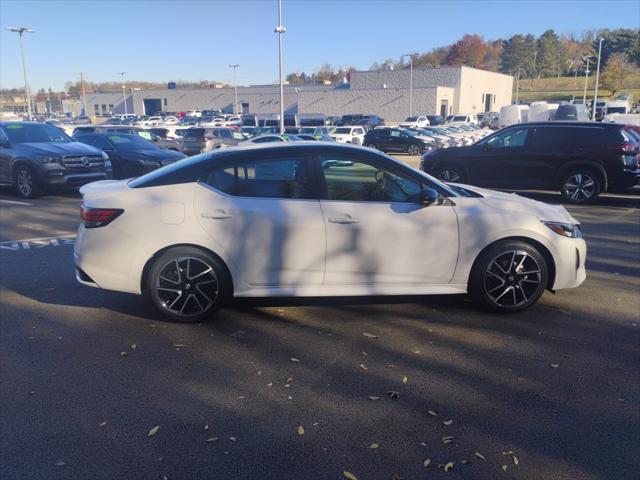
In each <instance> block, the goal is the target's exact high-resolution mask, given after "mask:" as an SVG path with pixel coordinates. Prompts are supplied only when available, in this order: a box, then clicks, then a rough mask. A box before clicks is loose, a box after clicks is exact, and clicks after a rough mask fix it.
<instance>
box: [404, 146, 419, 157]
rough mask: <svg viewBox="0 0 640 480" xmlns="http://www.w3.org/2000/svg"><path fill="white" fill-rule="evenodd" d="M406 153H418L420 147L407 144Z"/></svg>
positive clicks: (412, 154)
mask: <svg viewBox="0 0 640 480" xmlns="http://www.w3.org/2000/svg"><path fill="white" fill-rule="evenodd" d="M407 154H409V155H411V156H414V157H415V156H416V155H420V147H418V146H417V145H409V146H408V147H407Z"/></svg>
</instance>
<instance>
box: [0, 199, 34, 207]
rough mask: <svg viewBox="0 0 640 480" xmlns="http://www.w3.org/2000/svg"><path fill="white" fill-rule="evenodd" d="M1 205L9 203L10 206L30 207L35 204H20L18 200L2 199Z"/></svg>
mask: <svg viewBox="0 0 640 480" xmlns="http://www.w3.org/2000/svg"><path fill="white" fill-rule="evenodd" d="M0 203H8V204H9V205H24V206H27V207H30V206H31V205H33V203H30V202H20V201H18V200H2V199H0Z"/></svg>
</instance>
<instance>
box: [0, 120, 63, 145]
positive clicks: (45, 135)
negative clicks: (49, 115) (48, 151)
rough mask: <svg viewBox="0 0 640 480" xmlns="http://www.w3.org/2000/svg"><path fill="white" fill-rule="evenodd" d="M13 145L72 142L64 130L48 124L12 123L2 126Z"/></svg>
mask: <svg viewBox="0 0 640 480" xmlns="http://www.w3.org/2000/svg"><path fill="white" fill-rule="evenodd" d="M2 130H4V133H5V135H6V136H7V137H8V138H9V141H10V142H12V143H48V142H55V143H66V142H71V141H72V140H71V138H69V137H68V136H67V135H66V134H65V133H64V132H63V131H62V130H60V129H59V128H56V127H54V126H52V125H49V124H46V123H10V124H7V125H3V126H2Z"/></svg>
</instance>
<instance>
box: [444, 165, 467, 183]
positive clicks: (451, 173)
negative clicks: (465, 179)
mask: <svg viewBox="0 0 640 480" xmlns="http://www.w3.org/2000/svg"><path fill="white" fill-rule="evenodd" d="M438 178H439V179H440V180H443V181H445V182H454V183H455V182H459V181H460V180H461V178H462V176H461V175H460V174H459V173H458V172H456V171H455V170H451V169H449V168H445V169H444V170H441V171H440V174H439V175H438Z"/></svg>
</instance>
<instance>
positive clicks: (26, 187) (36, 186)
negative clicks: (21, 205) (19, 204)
mask: <svg viewBox="0 0 640 480" xmlns="http://www.w3.org/2000/svg"><path fill="white" fill-rule="evenodd" d="M13 186H14V187H15V189H16V191H17V192H18V194H19V195H20V196H21V197H23V198H36V197H39V196H41V195H42V194H43V193H44V188H43V187H42V185H40V183H39V182H38V179H37V177H36V175H35V172H34V171H33V169H32V168H31V167H30V166H29V165H27V164H25V163H19V164H18V165H16V167H15V168H14V171H13Z"/></svg>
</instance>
